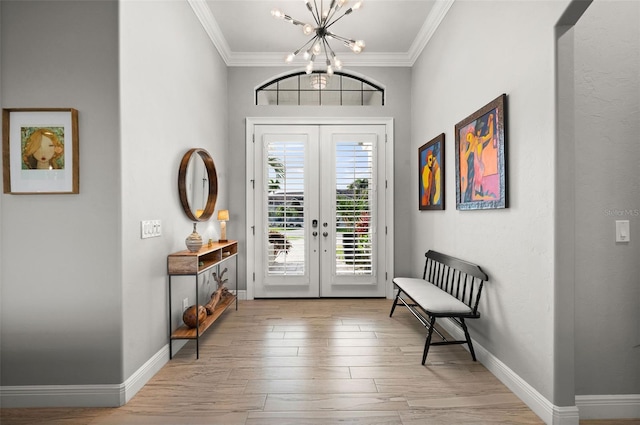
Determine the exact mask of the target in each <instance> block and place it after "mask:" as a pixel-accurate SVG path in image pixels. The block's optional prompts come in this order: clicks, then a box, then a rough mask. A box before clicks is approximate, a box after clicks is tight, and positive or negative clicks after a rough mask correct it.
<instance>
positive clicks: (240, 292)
mask: <svg viewBox="0 0 640 425" xmlns="http://www.w3.org/2000/svg"><path fill="white" fill-rule="evenodd" d="M236 292H237V293H238V300H246V299H247V290H246V289H240V290H238V291H231V293H234V294H235V293H236Z"/></svg>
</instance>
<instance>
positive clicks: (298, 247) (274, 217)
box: [249, 125, 387, 298]
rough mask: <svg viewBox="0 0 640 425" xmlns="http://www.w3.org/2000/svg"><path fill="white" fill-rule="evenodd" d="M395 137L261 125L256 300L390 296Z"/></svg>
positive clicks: (367, 128)
mask: <svg viewBox="0 0 640 425" xmlns="http://www.w3.org/2000/svg"><path fill="white" fill-rule="evenodd" d="M385 129H386V127H385V125H341V126H335V125H312V126H308V125H286V126H285V125H256V126H255V127H254V134H255V138H254V164H255V167H254V168H255V170H254V175H255V184H254V188H253V195H254V202H253V208H254V211H253V218H254V221H255V225H254V229H253V232H252V233H254V235H253V237H254V242H255V243H254V244H253V248H254V252H253V256H252V257H253V258H254V273H255V280H254V287H253V288H254V296H255V297H256V298H270V297H299V298H301V297H383V296H385V295H386V285H385V264H386V249H385V240H386V236H387V235H386V232H385V227H386V213H385V210H386V209H385V202H386V193H387V191H386V189H385V186H386V184H385V181H386V177H385V170H386V167H385V151H386V150H385ZM251 236H252V235H250V236H249V237H251Z"/></svg>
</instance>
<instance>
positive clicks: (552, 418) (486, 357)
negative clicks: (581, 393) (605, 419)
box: [439, 319, 580, 425]
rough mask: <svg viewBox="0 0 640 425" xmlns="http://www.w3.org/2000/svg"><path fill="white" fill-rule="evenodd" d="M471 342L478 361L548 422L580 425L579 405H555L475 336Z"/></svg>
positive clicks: (451, 325) (447, 323)
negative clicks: (479, 342)
mask: <svg viewBox="0 0 640 425" xmlns="http://www.w3.org/2000/svg"><path fill="white" fill-rule="evenodd" d="M439 323H440V326H442V327H443V328H444V329H445V330H446V331H447V332H448V333H449V334H450V335H451V336H452V337H454V338H455V339H462V340H464V339H465V337H464V332H463V331H462V329H460V326H458V325H457V324H456V323H455V322H453V321H452V320H450V319H446V320H442V321H440V322H439ZM471 342H472V343H473V349H474V351H475V352H476V357H477V358H478V361H480V363H482V364H483V365H484V366H485V367H486V368H487V369H488V370H489V371H490V372H491V373H493V374H494V375H495V376H496V378H498V379H499V380H500V381H501V382H502V383H503V384H505V385H506V386H507V388H509V389H510V390H511V391H513V393H514V394H515V395H516V396H518V397H519V398H520V399H521V400H522V401H523V402H524V403H525V404H526V405H527V406H528V407H529V408H530V409H531V410H532V411H533V412H534V413H535V414H536V415H538V416H539V417H540V419H542V420H543V421H544V422H545V423H546V424H549V425H578V423H579V420H580V415H579V412H578V407H577V406H568V407H561V406H555V405H554V404H553V403H551V402H550V401H549V400H547V399H546V398H545V397H544V396H543V395H542V394H540V393H539V392H538V391H537V390H536V389H535V388H533V387H532V386H531V385H529V384H528V383H527V382H526V381H525V380H524V379H522V378H521V377H520V376H519V375H518V374H516V373H515V372H514V371H513V370H511V369H510V368H509V367H507V365H505V364H504V363H502V362H501V361H500V360H499V359H498V358H497V357H495V356H494V355H493V354H491V353H490V352H489V351H487V350H486V349H485V348H484V347H483V346H481V345H480V344H478V343H477V342H476V341H474V340H473V338H472V339H471ZM465 348H466V346H465Z"/></svg>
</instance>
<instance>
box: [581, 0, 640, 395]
mask: <svg viewBox="0 0 640 425" xmlns="http://www.w3.org/2000/svg"><path fill="white" fill-rule="evenodd" d="M638 22H640V3H638V2H629V1H603V0H596V1H595V2H594V3H593V4H592V5H591V6H590V7H589V9H588V10H587V11H586V13H585V14H584V16H583V17H582V19H581V20H580V21H579V22H578V24H577V25H576V26H575V132H576V138H575V170H576V172H575V188H576V210H575V233H576V239H575V246H576V268H575V270H576V283H575V299H576V302H575V309H576V321H575V324H576V327H575V340H576V363H575V367H576V394H578V395H601V394H602V395H603V394H640V309H639V308H638V306H639V305H640V277H639V276H640V262H638V259H639V258H640V192H639V189H640V173H639V170H640V145H639V142H640V139H639V136H638V135H639V134H640V25H639V24H638ZM616 220H629V221H630V225H631V242H630V243H616V242H615V221H616Z"/></svg>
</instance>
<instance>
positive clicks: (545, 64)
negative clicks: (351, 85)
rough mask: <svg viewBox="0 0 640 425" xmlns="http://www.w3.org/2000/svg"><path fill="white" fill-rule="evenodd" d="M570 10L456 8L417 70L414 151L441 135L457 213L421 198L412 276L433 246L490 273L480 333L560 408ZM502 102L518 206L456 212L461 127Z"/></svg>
mask: <svg viewBox="0 0 640 425" xmlns="http://www.w3.org/2000/svg"><path fill="white" fill-rule="evenodd" d="M567 4H568V2H566V1H545V2H540V1H519V2H500V7H497V8H496V7H487V3H486V2H470V1H461V2H456V3H454V5H453V6H452V8H451V10H450V11H449V13H448V14H447V16H446V17H445V19H444V21H443V22H442V24H441V26H440V28H439V29H438V31H437V32H436V34H435V36H434V37H433V38H432V40H431V41H430V43H429V44H428V45H427V47H426V49H425V51H424V52H423V53H422V55H421V56H420V58H419V59H418V61H417V62H416V64H415V65H414V68H413V79H412V84H411V86H412V93H413V96H412V105H411V106H412V109H411V118H412V120H411V123H412V149H411V153H413V152H415V151H416V149H417V148H418V147H419V146H420V145H422V144H423V143H424V142H425V141H427V140H429V139H431V138H432V137H434V136H436V135H437V134H439V133H441V132H445V136H446V141H445V145H446V152H447V153H446V163H445V167H446V168H445V179H446V186H445V189H446V191H445V196H446V200H445V202H446V210H445V211H439V212H419V211H418V208H417V201H416V200H414V199H413V198H412V199H411V204H410V205H411V207H410V210H411V223H412V227H413V228H414V229H416V232H415V233H414V236H413V237H412V238H411V248H412V249H411V255H412V259H413V263H412V269H413V273H414V274H415V275H419V274H420V273H421V271H422V267H423V264H424V263H423V261H424V257H423V252H424V251H425V249H435V250H439V251H442V252H445V253H447V254H451V255H454V256H457V257H461V258H464V259H467V260H469V261H472V262H474V263H477V264H480V265H481V266H482V267H483V269H484V270H485V271H486V272H487V273H488V275H489V277H490V281H489V283H488V284H487V286H486V289H485V292H484V294H483V300H482V302H481V305H480V311H481V312H482V314H483V317H482V318H481V319H480V320H478V321H472V323H471V325H470V327H471V328H472V329H471V332H472V336H473V337H474V338H475V339H477V340H478V342H479V343H480V344H481V345H482V346H483V347H485V348H486V349H487V350H488V351H489V352H490V353H491V354H493V355H494V356H495V357H497V358H498V359H499V360H500V361H501V362H503V363H504V364H506V365H507V366H508V367H509V368H510V369H511V370H513V371H514V372H515V373H517V374H518V375H519V376H520V377H521V378H522V379H524V380H525V381H526V382H527V383H528V384H530V385H531V386H532V387H534V388H535V389H536V390H537V391H538V392H540V393H541V394H542V395H543V396H544V397H545V398H547V399H548V400H550V401H552V402H555V401H556V396H557V395H556V394H555V388H554V376H555V373H556V371H555V370H554V362H553V359H554V283H555V282H554V262H555V258H554V208H555V205H554V191H555V189H554V187H555V176H554V158H555V143H556V142H555V141H556V134H555V131H556V129H555V114H556V112H555V111H556V108H555V101H556V99H555V87H554V78H553V76H554V73H555V63H554V51H555V32H554V26H555V25H556V23H557V22H558V19H559V18H560V16H561V15H562V13H563V12H564V10H565V9H566V7H567ZM525 17H526V19H525ZM501 93H506V94H507V96H508V101H507V110H508V114H507V115H508V130H507V152H508V153H507V163H508V193H509V208H508V209H503V210H483V211H457V210H456V208H455V206H456V203H455V196H456V191H455V173H454V171H455V153H454V152H455V134H454V126H455V124H456V123H457V122H459V121H460V120H462V119H464V118H465V117H467V116H468V115H469V114H471V113H473V112H474V111H476V110H477V109H479V108H480V107H482V106H484V105H485V104H486V103H488V102H489V101H491V100H493V99H494V98H496V97H497V96H498V95H500V94H501ZM411 166H412V167H411V169H410V172H411V174H413V172H414V168H413V166H414V164H413V163H412V164H411ZM413 180H414V179H411V184H410V186H409V187H408V190H409V191H410V192H411V193H415V191H416V190H417V182H414V181H413Z"/></svg>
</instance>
